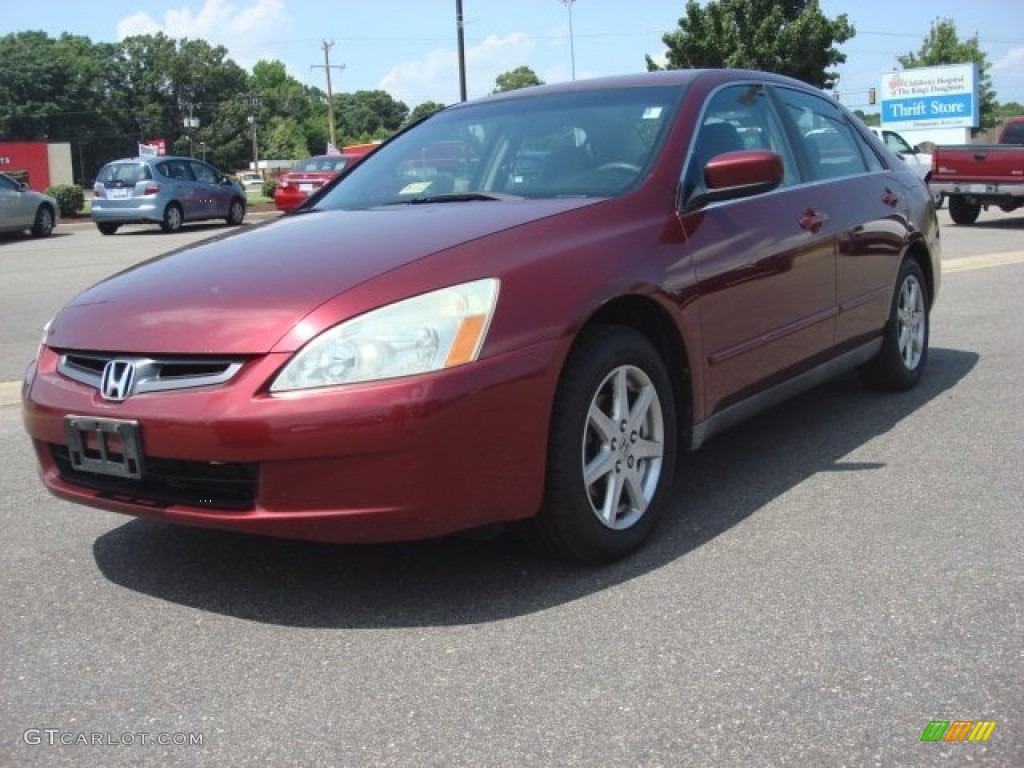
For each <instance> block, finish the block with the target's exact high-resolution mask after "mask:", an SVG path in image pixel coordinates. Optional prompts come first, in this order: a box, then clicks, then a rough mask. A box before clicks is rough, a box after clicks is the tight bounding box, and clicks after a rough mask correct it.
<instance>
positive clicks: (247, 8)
mask: <svg viewBox="0 0 1024 768" xmlns="http://www.w3.org/2000/svg"><path fill="white" fill-rule="evenodd" d="M3 5H4V7H3V11H2V12H0V35H5V34H8V33H10V32H15V31H22V30H27V29H43V30H44V31H46V32H48V33H49V34H50V35H51V36H54V37H56V36H59V35H60V34H61V33H62V32H70V33H72V34H77V35H86V36H88V37H90V38H91V39H92V40H93V41H94V42H99V41H114V40H118V39H120V38H122V37H124V36H126V35H129V34H136V33H146V32H156V31H159V30H162V31H164V32H166V33H167V34H168V35H170V36H172V37H177V38H181V37H189V38H203V39H205V40H207V41H209V42H212V43H215V44H222V45H224V46H226V47H227V48H228V50H229V53H230V56H231V58H233V59H234V60H235V61H236V62H238V63H239V64H240V65H242V66H244V67H251V66H252V64H254V63H255V62H256V61H258V60H259V59H261V58H276V59H280V60H281V61H283V62H284V63H285V64H286V66H287V67H288V71H289V72H290V74H291V75H292V76H294V77H296V78H297V79H299V80H300V81H302V82H305V83H309V84H311V85H317V86H318V87H320V88H326V83H325V80H324V73H323V69H322V68H321V69H311V65H316V64H321V65H322V64H323V60H324V57H323V51H322V49H321V42H322V41H323V40H324V39H326V40H328V41H333V43H334V46H333V48H332V49H331V63H332V64H336V65H342V64H343V65H344V66H345V69H344V70H342V71H337V70H335V71H334V72H333V74H332V85H333V89H334V90H335V91H336V92H341V91H355V90H362V89H375V88H381V89H383V90H386V91H388V92H389V93H390V94H391V95H393V96H394V97H395V98H398V99H401V100H402V101H404V102H406V104H407V105H408V106H409V107H410V108H413V107H415V106H416V105H417V104H419V103H421V102H424V101H428V100H432V101H439V102H442V103H450V102H453V101H457V100H458V98H459V84H458V69H457V59H456V32H455V0H376V2H370V1H368V0H361V1H359V2H356V1H355V0H335V1H334V2H331V1H330V0H148V1H145V2H143V0H91V2H83V0H73V1H72V2H68V1H67V0H50V2H47V3H44V4H43V5H42V6H39V5H36V4H35V3H30V2H15V0H4V3H3ZM821 5H822V8H823V10H824V12H825V13H826V14H827V15H828V16H830V17H834V16H836V15H838V14H840V13H846V14H848V15H849V17H850V18H851V20H852V21H853V23H854V25H855V26H856V28H857V35H856V37H854V38H853V39H852V40H851V41H849V42H847V43H846V44H845V45H843V46H842V50H843V51H844V52H845V53H846V55H847V62H846V63H845V64H844V65H842V66H841V67H839V71H840V73H841V79H840V88H839V90H840V92H841V93H842V94H843V96H842V98H843V101H844V103H847V104H850V105H851V106H860V105H861V104H862V103H863V102H864V101H866V98H867V95H866V94H867V90H868V88H871V87H874V86H877V85H878V82H879V78H880V77H881V75H882V73H884V72H886V71H889V70H891V69H892V68H894V67H895V66H896V65H897V61H896V57H897V56H899V55H902V54H904V53H907V52H909V51H917V50H918V49H919V48H920V46H921V43H922V42H923V40H924V38H925V37H926V35H927V34H928V30H929V27H930V24H931V22H932V20H933V19H936V18H950V19H953V20H954V21H955V22H956V24H957V31H958V33H959V35H960V37H961V38H966V37H969V36H971V35H974V34H975V33H977V35H978V38H979V41H980V43H981V46H982V49H983V50H984V51H985V52H986V53H987V54H988V57H989V61H990V63H991V64H992V65H993V70H992V76H993V83H994V85H995V88H996V92H997V98H998V99H999V100H1000V101H1003V102H1006V101H1018V102H1022V103H1024V0H969V1H965V0H884V1H883V0H822V2H821ZM684 8H685V0H574V2H573V4H572V6H571V15H572V29H573V35H572V40H573V49H574V53H575V56H574V57H573V56H571V55H570V44H569V18H570V9H569V7H568V6H567V5H566V2H565V0H515V2H513V1H512V0H463V15H464V19H465V25H464V29H465V38H466V62H467V81H468V92H469V96H470V97H471V98H472V97H475V96H483V95H486V94H487V93H489V92H490V91H491V90H493V88H494V78H495V77H496V76H497V75H498V74H499V73H501V72H505V71H508V70H510V69H513V68H515V67H517V66H520V65H527V66H529V67H531V68H532V69H533V70H534V71H535V72H537V74H538V75H539V76H540V77H541V79H542V80H545V81H546V82H556V81H559V80H568V79H569V78H570V76H571V67H572V62H573V59H574V60H575V69H576V76H577V78H584V77H594V76H599V75H611V74H622V73H629V72H641V71H643V70H644V54H647V53H649V54H651V55H652V56H654V57H655V58H656V59H658V58H660V57H661V56H662V55H663V54H664V50H665V49H664V45H663V44H662V42H661V36H662V35H663V34H664V33H665V32H667V31H670V30H672V29H675V28H676V26H677V21H678V19H679V17H680V16H682V15H683V12H684Z"/></svg>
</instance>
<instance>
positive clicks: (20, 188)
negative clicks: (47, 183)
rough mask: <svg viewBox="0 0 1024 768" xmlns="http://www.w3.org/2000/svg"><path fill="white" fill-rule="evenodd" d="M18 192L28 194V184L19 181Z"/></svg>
mask: <svg viewBox="0 0 1024 768" xmlns="http://www.w3.org/2000/svg"><path fill="white" fill-rule="evenodd" d="M18 191H19V192H28V184H26V183H25V182H24V181H19V182H18Z"/></svg>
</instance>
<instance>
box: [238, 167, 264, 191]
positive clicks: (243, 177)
mask: <svg viewBox="0 0 1024 768" xmlns="http://www.w3.org/2000/svg"><path fill="white" fill-rule="evenodd" d="M237 178H238V183H239V184H241V185H242V186H243V187H245V189H246V190H249V189H259V188H261V187H262V186H263V177H262V176H260V175H259V174H258V173H256V171H242V172H241V173H239V174H238V176H237Z"/></svg>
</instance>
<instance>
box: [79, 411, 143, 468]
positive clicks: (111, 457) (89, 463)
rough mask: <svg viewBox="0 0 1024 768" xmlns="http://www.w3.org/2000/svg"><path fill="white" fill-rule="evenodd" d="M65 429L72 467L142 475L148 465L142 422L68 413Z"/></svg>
mask: <svg viewBox="0 0 1024 768" xmlns="http://www.w3.org/2000/svg"><path fill="white" fill-rule="evenodd" d="M64 433H65V435H66V437H67V440H68V454H69V456H70V458H71V467H72V468H73V469H75V470H78V471H80V472H92V473H93V474H97V475H110V476H113V477H125V478H129V479H132V480H140V479H142V475H143V473H144V472H145V466H144V461H143V457H142V438H141V433H140V431H139V422H137V421H133V420H129V419H97V418H95V417H92V416H66V417H65V418H64Z"/></svg>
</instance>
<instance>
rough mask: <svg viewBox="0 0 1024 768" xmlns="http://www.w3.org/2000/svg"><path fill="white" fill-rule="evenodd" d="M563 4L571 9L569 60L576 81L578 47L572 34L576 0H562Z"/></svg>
mask: <svg viewBox="0 0 1024 768" xmlns="http://www.w3.org/2000/svg"><path fill="white" fill-rule="evenodd" d="M561 2H562V4H563V5H565V7H566V8H568V9H569V60H570V62H571V63H572V79H573V80H575V79H576V45H575V43H574V42H573V34H572V4H573V3H575V2H576V0H561Z"/></svg>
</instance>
